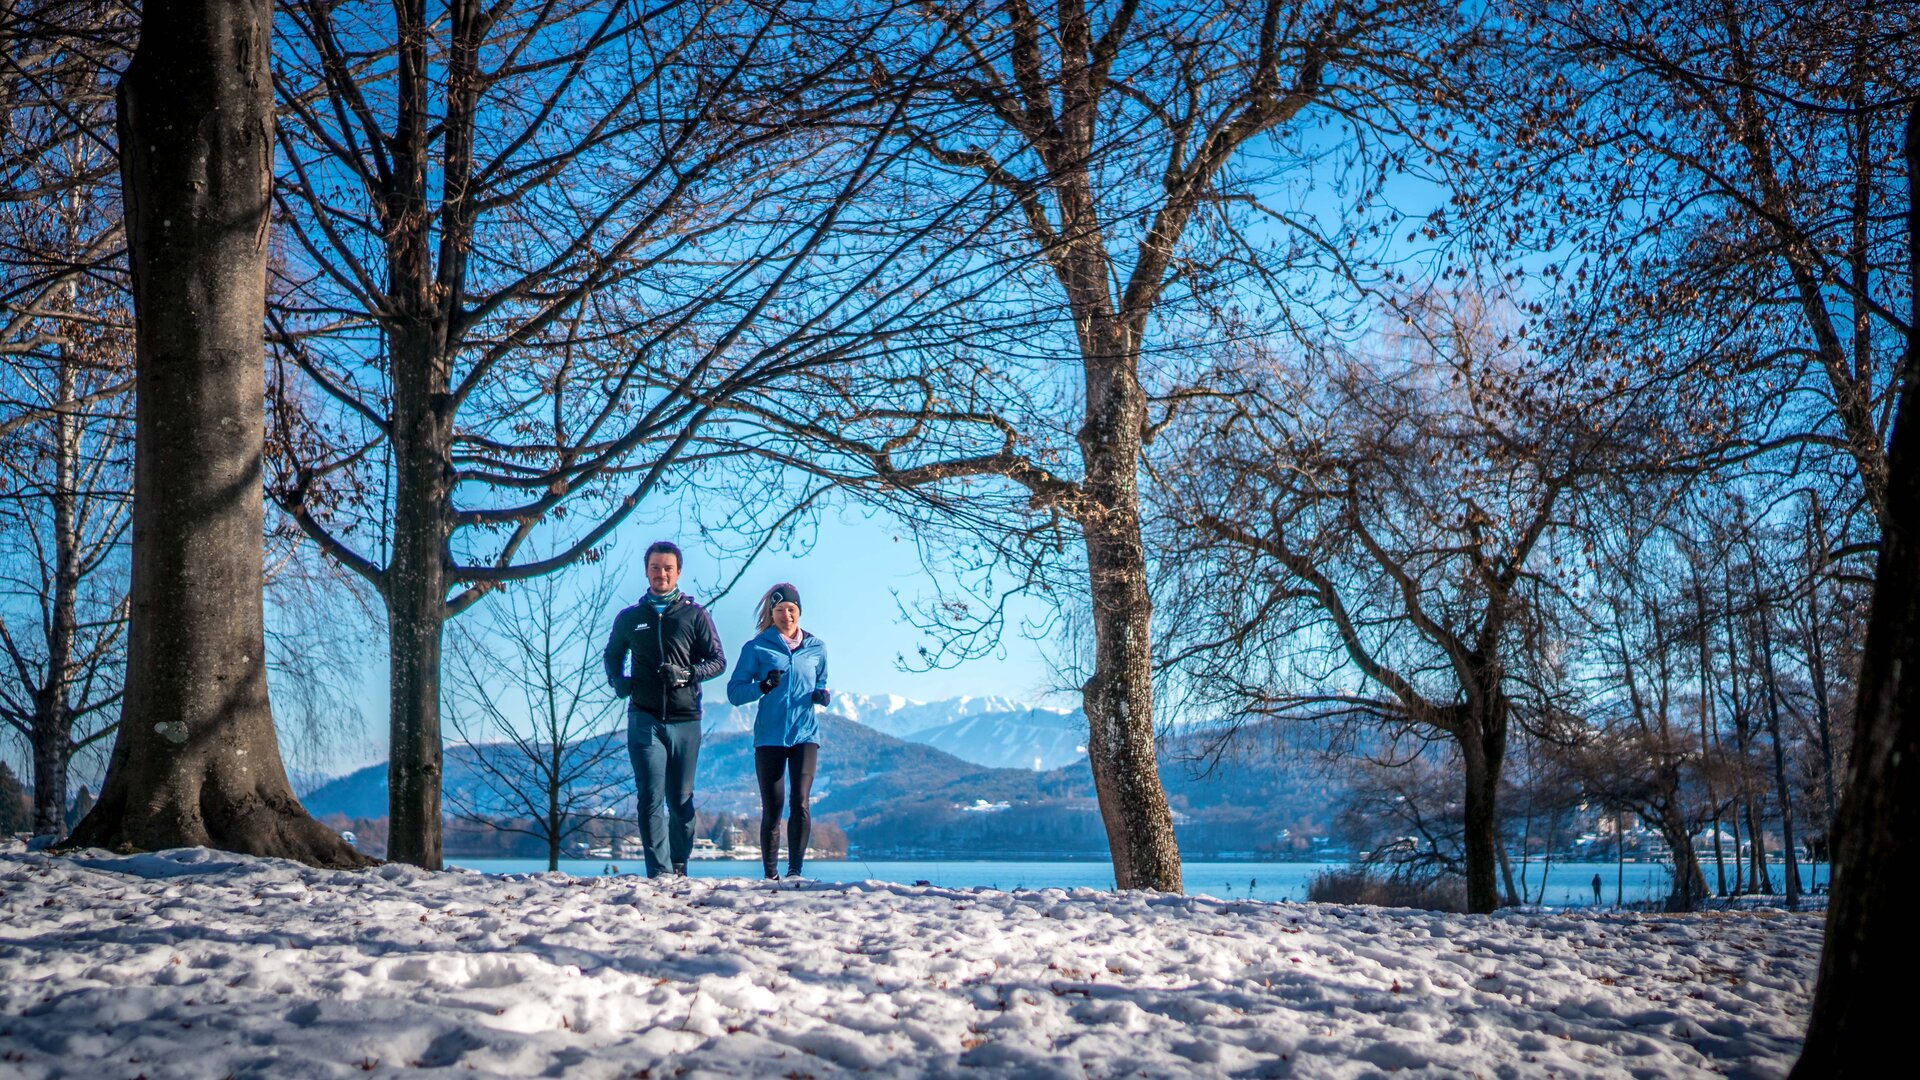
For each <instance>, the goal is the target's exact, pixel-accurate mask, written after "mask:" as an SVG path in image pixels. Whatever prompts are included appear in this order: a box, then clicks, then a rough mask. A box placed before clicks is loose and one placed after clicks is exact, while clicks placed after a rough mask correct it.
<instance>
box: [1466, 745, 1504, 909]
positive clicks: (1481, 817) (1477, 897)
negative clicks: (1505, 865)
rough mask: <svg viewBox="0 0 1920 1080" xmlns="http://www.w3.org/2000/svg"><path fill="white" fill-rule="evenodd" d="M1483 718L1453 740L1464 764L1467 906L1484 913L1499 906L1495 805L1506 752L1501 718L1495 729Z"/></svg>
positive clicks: (1497, 824)
mask: <svg viewBox="0 0 1920 1080" xmlns="http://www.w3.org/2000/svg"><path fill="white" fill-rule="evenodd" d="M1491 726H1493V725H1491V724H1489V723H1488V722H1486V721H1484V720H1476V721H1473V722H1471V726H1469V727H1467V728H1465V729H1464V730H1463V731H1462V733H1461V734H1460V735H1459V736H1456V741H1457V742H1458V743H1459V745H1460V757H1461V761H1462V763H1463V765H1464V770H1463V771H1464V772H1465V774H1466V775H1465V776H1464V777H1463V779H1464V780H1465V781H1466V801H1465V806H1464V815H1463V817H1464V826H1465V838H1464V839H1465V843H1464V846H1465V848H1466V854H1467V910H1468V911H1471V912H1473V913H1474V914H1476V915H1484V914H1487V913H1489V912H1491V911H1493V910H1494V909H1496V908H1498V907H1499V906H1500V882H1499V877H1498V875H1499V866H1500V853H1499V823H1498V821H1497V819H1496V816H1495V808H1496V803H1497V798H1498V792H1499V788H1500V766H1501V762H1502V760H1503V759H1504V758H1505V757H1506V753H1507V740H1506V730H1505V721H1504V720H1501V721H1500V722H1499V725H1498V730H1497V731H1490V730H1488V729H1489V727H1491Z"/></svg>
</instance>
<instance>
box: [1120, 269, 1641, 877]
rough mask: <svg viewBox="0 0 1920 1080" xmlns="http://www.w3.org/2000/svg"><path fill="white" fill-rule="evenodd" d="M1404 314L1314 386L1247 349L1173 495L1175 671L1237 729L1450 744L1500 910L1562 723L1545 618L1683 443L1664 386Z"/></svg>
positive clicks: (1556, 649) (1186, 436)
mask: <svg viewBox="0 0 1920 1080" xmlns="http://www.w3.org/2000/svg"><path fill="white" fill-rule="evenodd" d="M1401 306H1402V307H1403V309H1404V311H1405V315H1404V317H1405V318H1406V319H1407V322H1406V323H1404V324H1403V329H1402V330H1401V331H1400V332H1399V334H1398V335H1397V336H1383V337H1382V338H1380V339H1378V340H1376V342H1375V343H1374V348H1372V349H1369V350H1363V351H1361V352H1360V353H1358V354H1353V353H1346V352H1341V351H1336V350H1333V349H1328V350H1325V351H1322V352H1319V353H1316V354H1313V355H1312V356H1311V358H1310V360H1309V362H1308V363H1307V365H1305V366H1306V373H1305V374H1303V373H1302V371H1301V368H1300V366H1298V365H1295V364H1292V363H1287V362H1284V361H1283V360H1282V359H1281V358H1277V357H1273V356H1271V355H1267V356H1264V357H1263V356H1261V355H1260V354H1259V353H1258V352H1255V353H1253V354H1252V355H1251V356H1250V357H1249V358H1248V359H1247V360H1246V361H1245V374H1244V375H1243V376H1242V378H1241V380H1240V382H1239V385H1241V386H1242V387H1243V389H1242V390H1241V392H1240V393H1239V394H1237V395H1235V396H1234V398H1233V399H1232V401H1231V403H1230V404H1227V405H1223V406H1222V407H1221V409H1220V415H1219V419H1218V420H1215V421H1212V422H1208V423H1196V424H1194V425H1193V426H1192V427H1191V428H1190V429H1186V430H1184V431H1182V432H1180V433H1179V435H1178V439H1179V444H1178V445H1179V452H1178V453H1176V454H1170V455H1168V457H1167V461H1166V465H1165V468H1164V471H1163V473H1162V476H1161V483H1160V484H1159V487H1158V490H1159V491H1160V492H1162V493H1163V494H1164V497H1165V500H1166V501H1165V504H1164V513H1165V515H1166V525H1167V527H1168V528H1169V529H1170V530H1171V539H1170V542H1169V544H1168V545H1167V550H1168V551H1169V553H1170V554H1169V558H1170V561H1171V562H1172V564H1173V565H1174V566H1177V567H1179V568H1180V571H1181V573H1182V574H1184V575H1187V576H1186V577H1185V578H1184V580H1185V581H1186V582H1187V583H1188V584H1187V587H1186V588H1185V589H1184V590H1183V591H1184V592H1185V593H1187V594H1188V595H1189V596H1191V597H1193V598H1194V601H1193V603H1192V604H1190V606H1189V607H1188V609H1187V610H1185V611H1183V613H1182V618H1181V619H1180V620H1179V638H1178V642H1177V644H1176V651H1175V652H1174V653H1173V657H1174V658H1175V659H1176V660H1177V661H1178V662H1179V663H1180V665H1181V666H1182V667H1183V668H1184V669H1185V674H1184V675H1183V677H1185V678H1188V679H1190V680H1192V681H1194V682H1195V683H1196V684H1200V685H1205V686H1209V687H1211V688H1213V693H1214V694H1215V695H1216V698H1217V700H1218V703H1219V705H1220V706H1221V708H1222V709H1223V711H1224V712H1226V713H1227V714H1228V715H1242V716H1249V715H1254V716H1257V715H1276V716H1295V715H1302V710H1303V708H1305V707H1307V706H1318V707H1320V708H1323V709H1324V708H1326V707H1338V708H1339V709H1341V710H1344V711H1347V712H1350V713H1354V714H1358V715H1361V716H1366V717H1371V718H1373V719H1374V720H1375V721H1377V722H1380V723H1383V724H1385V725H1387V727H1388V728H1389V729H1390V730H1399V729H1414V730H1418V731H1424V732H1427V733H1429V736H1430V737H1442V738H1445V739H1448V740H1450V741H1451V742H1452V743H1453V744H1454V745H1455V746H1456V747H1457V749H1458V752H1459V755H1460V768H1461V775H1462V780H1463V783H1464V793H1463V795H1464V797H1463V800H1462V803H1461V809H1462V813H1463V814H1464V815H1465V823H1464V830H1465V833H1464V835H1465V839H1464V846H1465V864H1466V873H1467V890H1468V903H1469V905H1470V907H1471V908H1472V910H1475V911H1490V910H1492V909H1493V908H1494V907H1495V906H1497V905H1498V903H1499V888H1498V875H1499V873H1500V869H1499V866H1500V847H1499V843H1498V828H1497V825H1498V821H1499V812H1498V794H1499V791H1500V783H1501V769H1502V765H1503V763H1504V761H1505V758H1506V753H1507V748H1508V740H1509V733H1510V730H1511V727H1512V725H1513V723H1514V721H1515V719H1516V718H1517V717H1521V718H1526V719H1527V720H1528V721H1529V722H1531V723H1533V724H1535V725H1536V726H1538V727H1539V729H1540V731H1541V732H1542V733H1543V734H1551V733H1552V730H1553V729H1554V728H1556V727H1557V726H1559V725H1561V724H1563V723H1565V722H1566V717H1567V711H1568V710H1567V707H1566V704H1565V703H1564V702H1560V701H1558V700H1557V696H1556V693H1555V692H1554V689H1553V687H1554V685H1555V684H1556V683H1558V682H1559V681H1561V680H1560V677H1558V676H1556V675H1555V673H1554V671H1553V668H1554V667H1555V666H1556V665H1557V664H1559V663H1562V662H1564V659H1563V658H1562V656H1561V654H1564V653H1565V652H1566V645H1565V642H1564V641H1563V640H1557V639H1556V634H1555V629H1554V627H1555V623H1554V619H1553V618H1552V617H1551V616H1552V610H1553V609H1555V608H1557V607H1559V606H1562V605H1563V604H1566V603H1570V602H1572V601H1573V600H1574V599H1576V598H1577V597H1578V596H1579V595H1580V594H1581V590H1582V589H1583V587H1590V586H1591V580H1590V578H1588V577H1587V575H1588V573H1589V571H1588V568H1587V567H1586V566H1585V565H1584V564H1585V563H1586V562H1587V561H1588V558H1589V556H1590V554H1591V552H1590V549H1587V548H1586V546H1585V541H1584V539H1583V537H1582V535H1581V530H1582V529H1583V528H1586V527H1590V526H1591V524H1592V522H1593V520H1594V514H1595V508H1596V507H1597V506H1598V505H1599V501H1598V500H1599V496H1600V495H1601V494H1604V493H1605V492H1607V491H1609V490H1610V489H1611V488H1612V487H1613V486H1614V485H1616V484H1617V483H1619V482H1620V481H1621V479H1622V478H1623V477H1625V476H1627V475H1630V474H1631V473H1632V472H1633V471H1635V470H1646V469H1658V468H1662V467H1664V463H1666V462H1667V461H1668V460H1669V452H1670V446H1669V444H1667V439H1666V437H1667V436H1668V435H1669V434H1670V433H1671V432H1670V430H1669V428H1670V426H1669V425H1667V424H1664V423H1660V422H1657V420H1656V419H1655V417H1654V414H1653V412H1652V410H1651V408H1650V406H1652V405H1653V404H1654V403H1655V402H1657V401H1658V400H1660V398H1661V397H1662V396H1663V395H1662V392H1661V390H1660V389H1659V388H1658V386H1659V385H1660V384H1658V383H1656V382H1655V381H1653V380H1649V379H1642V380H1638V381H1624V380H1623V381H1621V382H1618V383H1615V382H1613V381H1611V380H1599V379H1593V378H1590V377H1588V376H1587V375H1586V374H1585V373H1584V372H1583V370H1582V369H1583V367H1584V365H1585V363H1586V362H1587V361H1583V360H1582V359H1579V358H1576V357H1544V356H1540V355H1538V354H1536V353H1534V352H1532V350H1531V349H1529V348H1527V347H1526V346H1525V345H1524V344H1522V343H1520V342H1519V341H1518V340H1517V339H1516V337H1515V336H1514V335H1513V333H1512V332H1511V330H1510V329H1508V324H1507V323H1505V322H1504V321H1503V320H1504V318H1505V317H1504V316H1500V315H1497V314H1496V313H1494V312H1490V311H1489V310H1487V309H1486V308H1485V307H1484V306H1482V304H1481V302H1480V300H1479V299H1478V298H1477V297H1473V296H1467V297H1446V296H1442V295H1430V296H1428V297H1424V298H1414V299H1412V300H1409V301H1406V302H1403V304H1402V305H1401ZM1395 343H1397V344H1395ZM1593 362H1594V363H1597V364H1599V365H1600V366H1602V367H1605V366H1607V365H1608V364H1610V363H1611V361H1609V360H1605V359H1598V360H1594V361H1593ZM1216 581H1244V582H1246V583H1247V586H1246V588H1245V589H1243V590H1222V589H1218V588H1209V587H1208V585H1207V583H1208V582H1216ZM1583 582H1584V585H1583ZM1517 703H1524V704H1525V705H1526V708H1524V709H1517V708H1516V704H1517ZM1307 715H1311V711H1308V712H1307Z"/></svg>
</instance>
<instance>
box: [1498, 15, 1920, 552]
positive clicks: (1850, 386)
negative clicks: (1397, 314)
mask: <svg viewBox="0 0 1920 1080" xmlns="http://www.w3.org/2000/svg"><path fill="white" fill-rule="evenodd" d="M1897 8H1898V5H1885V4H1875V3H1859V2H1854V0H1823V2H1820V3H1815V4H1811V5H1792V4H1785V3H1780V2H1778V0H1677V2H1676V3H1667V4H1660V5H1636V4H1619V3H1613V2H1610V0H1571V2H1568V0H1516V3H1515V4H1514V10H1515V12H1516V14H1519V15H1521V16H1523V18H1524V24H1523V25H1525V26H1526V27H1527V32H1525V33H1520V34H1517V35H1516V36H1515V37H1514V39H1513V45H1514V53H1513V55H1514V56H1516V57H1517V58H1518V60H1517V62H1518V63H1519V64H1520V65H1521V67H1520V68H1519V69H1518V70H1515V71H1514V72H1513V73H1512V75H1511V77H1510V78H1508V79H1507V83H1508V85H1510V86H1511V87H1512V88H1514V90H1515V91H1516V94H1517V97H1516V98H1515V99H1514V100H1513V101H1512V102H1511V103H1510V104H1511V108H1510V110H1508V112H1507V115H1508V116H1509V117H1510V118H1511V121H1512V122H1511V123H1509V124H1508V126H1507V127H1506V129H1505V130H1506V131H1507V132H1508V133H1509V135H1510V136H1512V140H1511V147H1512V156H1510V157H1509V156H1507V155H1506V154H1504V153H1503V154H1502V155H1501V161H1502V169H1501V170H1500V175H1502V176H1504V177H1505V178H1507V179H1509V180H1510V181H1511V182H1512V183H1513V184H1515V185H1517V186H1516V187H1513V188H1508V189H1506V190H1509V191H1516V192H1526V191H1539V190H1541V189H1543V188H1549V189H1551V190H1552V191H1554V193H1555V197H1556V200H1557V201H1556V204H1555V205H1554V206H1553V207H1551V208H1548V207H1544V206H1541V205H1540V204H1539V203H1538V201H1537V200H1536V199H1521V200H1515V201H1514V202H1513V203H1512V204H1511V205H1513V206H1516V207H1517V208H1518V209H1519V211H1520V216H1519V219H1517V220H1514V221H1513V222H1512V224H1513V225H1514V227H1515V228H1516V229H1518V230H1520V231H1521V232H1524V233H1525V234H1526V235H1528V236H1530V237H1531V238H1533V239H1534V241H1536V242H1543V243H1544V244H1545V246H1547V247H1549V248H1555V249H1557V251H1556V255H1557V257H1556V258H1555V259H1554V260H1553V261H1552V265H1551V266H1550V267H1549V268H1548V275H1549V277H1548V283H1549V284H1553V283H1555V282H1556V281H1557V282H1558V284H1559V285H1560V286H1562V287H1564V286H1566V285H1569V284H1572V283H1574V282H1573V278H1574V275H1575V274H1576V273H1577V274H1580V275H1581V276H1582V277H1584V278H1585V280H1586V283H1587V284H1589V285H1592V284H1594V283H1595V281H1596V280H1599V281H1606V282H1609V283H1613V284H1617V285H1618V286H1619V291H1618V293H1617V296H1618V298H1619V302H1620V303H1622V304H1625V305H1642V304H1644V305H1651V306H1654V307H1662V306H1667V305H1671V304H1673V303H1675V302H1679V303H1682V304H1685V305H1688V306H1691V307H1693V308H1694V309H1695V310H1696V311H1698V312H1699V313H1700V314H1699V318H1700V319H1701V320H1702V321H1703V322H1707V321H1710V320H1717V321H1719V322H1721V323H1722V324H1723V327H1724V331H1723V332H1726V333H1729V334H1734V335H1738V336H1739V337H1740V338H1742V339H1744V340H1745V341H1746V342H1748V343H1749V345H1750V347H1751V351H1748V350H1744V349H1732V350H1729V353H1728V363H1727V364H1726V365H1725V366H1726V367H1727V369H1728V370H1727V372H1726V374H1727V376H1728V378H1729V381H1736V380H1737V381H1744V382H1746V383H1747V384H1748V385H1749V387H1750V388H1752V390H1754V391H1760V389H1761V388H1762V387H1765V388H1766V389H1765V390H1764V391H1761V392H1766V393H1775V394H1779V395H1781V396H1782V397H1783V398H1787V399H1790V404H1786V405H1784V406H1783V409H1784V411H1783V412H1782V414H1781V419H1782V421H1783V423H1782V424H1781V425H1780V426H1777V427H1774V428H1773V429H1772V430H1763V429H1759V428H1757V427H1751V428H1749V432H1750V434H1751V435H1752V436H1753V448H1754V449H1767V448H1771V447H1775V446H1780V445H1788V444H1797V445H1799V446H1801V447H1804V448H1808V449H1812V450H1816V451H1818V452H1821V453H1828V454H1836V455H1839V456H1840V457H1841V458H1842V460H1844V461H1845V462H1846V464H1847V467H1848V468H1850V470H1851V471H1852V472H1853V474H1854V476H1855V478H1856V484H1857V486H1855V487H1854V489H1853V491H1852V492H1851V493H1850V499H1849V501H1848V502H1847V503H1846V504H1843V505H1839V506H1835V507H1833V508H1832V509H1834V510H1836V511H1838V512H1839V513H1841V514H1850V513H1852V512H1853V508H1854V506H1855V505H1860V506H1862V507H1863V508H1864V510H1865V511H1866V514H1867V516H1868V517H1869V518H1870V519H1874V520H1872V521H1870V522H1869V523H1868V530H1869V532H1870V533H1871V532H1877V529H1874V528H1873V525H1875V524H1877V523H1878V520H1879V519H1883V518H1884V516H1885V515H1886V513H1887V510H1888V506H1889V503H1888V502H1887V499H1886V495H1885V484H1886V479H1885V477H1886V440H1887V435H1888V431H1889V427H1888V425H1889V423H1890V421H1891V419H1892V405H1893V397H1894V394H1895V392H1896V390H1897V388H1898V385H1899V379H1898V371H1899V365H1900V354H1901V351H1902V349H1903V347H1904V342H1905V340H1906V337H1907V335H1908V334H1909V333H1910V332H1911V326H1910V324H1909V322H1908V320H1907V318H1906V317H1905V315H1904V314H1903V313H1902V312H1900V311H1899V310H1898V308H1899V294H1900V292H1901V290H1902V288H1903V287H1904V283H1903V275H1902V271H1903V267H1902V259H1903V258H1904V254H1903V252H1904V248H1905V242H1904V238H1903V237H1902V234H1901V228H1900V223H1899V222H1898V220H1897V219H1896V217H1895V216H1893V215H1889V214H1887V213H1885V210H1884V208H1885V206H1887V205H1888V204H1889V201H1890V200H1897V199H1898V198H1899V197H1900V195H1899V193H1900V191H1901V190H1902V189H1903V188H1904V184H1905V182H1904V179H1903V176H1902V164H1901V160H1900V134H1899V123H1898V119H1899V113H1898V111H1897V110H1893V109H1888V108H1884V107H1879V103H1881V102H1884V100H1885V98H1886V97H1887V96H1889V95H1890V94H1891V95H1892V96H1894V97H1899V96H1900V95H1901V94H1902V93H1905V92H1908V91H1907V90H1906V89H1905V88H1908V87H1911V85H1912V79H1913V76H1914V74H1915V72H1914V69H1913V67H1912V61H1911V53H1910V47H1903V46H1901V45H1900V44H1899V43H1898V38H1897V35H1898V34H1899V33H1900V28H1901V26H1902V25H1903V24H1904V22H1905V17H1904V16H1903V15H1900V14H1896V9H1897ZM1890 35H1895V36H1893V37H1890ZM1615 271H1618V272H1620V273H1619V274H1618V276H1617V277H1616V275H1615ZM1743 353H1745V355H1742V354H1743ZM1853 500H1858V501H1859V502H1858V504H1856V503H1854V501H1853ZM1864 542H1866V543H1871V542H1872V540H1871V536H1870V535H1869V536H1868V537H1867V538H1866V539H1865V540H1864Z"/></svg>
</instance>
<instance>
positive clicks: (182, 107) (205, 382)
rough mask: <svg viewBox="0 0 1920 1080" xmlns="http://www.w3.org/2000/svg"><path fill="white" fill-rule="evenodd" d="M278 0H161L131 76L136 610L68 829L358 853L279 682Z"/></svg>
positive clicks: (127, 136) (282, 850)
mask: <svg viewBox="0 0 1920 1080" xmlns="http://www.w3.org/2000/svg"><path fill="white" fill-rule="evenodd" d="M271 40H272V8H271V6H270V4H269V3H267V2H266V0H253V2H249V3H245V4H235V3H220V4H209V3H199V2H169V0H150V2H148V3H147V4H146V5H145V6H144V7H143V9H142V13H141V23H140V38H139V43H138V45H137V46H136V47H135V49H134V54H133V60H132V62H131V63H130V64H129V66H128V68H127V71H126V75H125V76H124V77H123V79H122V80H121V83H120V91H119V127H120V138H119V143H120V145H121V146H122V147H123V148H124V152H123V153H122V155H121V162H120V164H121V175H122V182H123V193H124V194H123V201H124V205H125V207H126V212H127V237H128V251H129V253H130V256H131V264H132V280H133V297H134V313H135V327H136V338H137V343H138V352H137V359H136V363H137V371H138V387H137V390H136V407H135V425H136V434H135V440H136V453H135V460H134V504H133V534H134V541H133V569H132V588H131V601H132V612H131V622H130V624H129V631H128V656H127V682H126V691H125V698H124V707H123V710H122V713H121V716H122V722H121V725H120V730H119V734H118V737H117V738H116V739H115V741H114V749H113V758H112V761H111V762H110V764H109V766H108V770H107V778H106V782H105V784H104V786H103V788H102V790H101V793H100V799H99V802H98V803H97V804H96V805H95V806H94V808H93V811H92V812H91V813H89V814H88V815H87V817H86V818H85V820H83V821H81V822H80V823H79V825H78V827H77V828H76V829H75V830H74V833H73V836H72V837H71V842H73V843H76V844H84V845H97V846H102V847H116V848H118V847H127V846H131V847H136V848H149V849H151V848H161V847H178V846H192V845H207V846H215V847H224V848H228V849H231V850H237V851H243V852H248V853H252V854H261V855H277V856H284V857H291V858H297V859H301V860H304V861H307V862H312V863H316V864H322V865H333V866H356V865H362V864H363V863H364V862H365V860H364V858H362V857H361V856H359V855H358V854H356V853H355V852H354V851H353V850H352V849H351V848H349V847H348V846H347V845H346V844H345V843H344V842H343V841H342V840H341V839H340V837H339V836H337V835H335V834H334V833H333V832H332V830H330V829H327V828H326V827H325V826H323V825H321V824H320V823H319V822H317V821H315V820H314V819H313V818H312V817H310V816H308V814H307V813H306V811H305V810H304V809H302V808H301V806H300V803H299V801H298V800H297V799H295V798H294V795H293V791H292V789H291V788H290V786H289V784H288V782H287V777H286V771H285V768H284V767H283V766H282V764H281V761H280V748H279V745H278V741H277V739H276V737H275V734H274V726H273V714H272V711H271V708H270V706H269V703H268V699H267V680H266V661H265V652H266V649H265V642H264V640H263V638H264V633H263V629H262V622H263V616H262V601H261V561H262V555H261V545H262V540H261V536H262V516H263V507H262V503H261V499H260V497H259V491H260V486H261V483H262V476H261V457H262V453H261V450H262V445H263V441H264V432H263V403H264V401H265V397H266V393H265V389H266V388H265V384H264V377H263V376H264V370H265V365H264V351H263V338H262V333H261V326H262V321H263V319H264V316H265V306H266V259H267V225H268V210H269V199H270V193H271V191H272V181H273V168H272V163H273V127H274V123H273V80H272V78H271V72H270V68H269V64H268V49H269V44H270V42H271Z"/></svg>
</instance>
